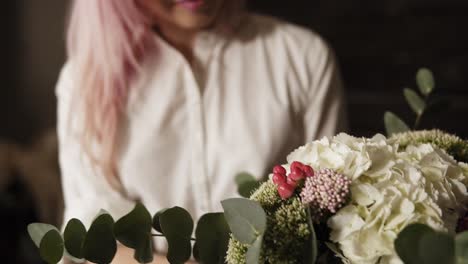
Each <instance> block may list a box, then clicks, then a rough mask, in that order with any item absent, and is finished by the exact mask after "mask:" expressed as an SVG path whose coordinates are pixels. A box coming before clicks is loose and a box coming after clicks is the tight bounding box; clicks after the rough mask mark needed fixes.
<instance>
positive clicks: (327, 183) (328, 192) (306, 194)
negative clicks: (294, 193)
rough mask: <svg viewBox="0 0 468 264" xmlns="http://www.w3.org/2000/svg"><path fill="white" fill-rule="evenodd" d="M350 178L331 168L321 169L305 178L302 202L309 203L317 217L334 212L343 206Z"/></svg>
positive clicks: (348, 189)
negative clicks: (312, 175) (313, 175)
mask: <svg viewBox="0 0 468 264" xmlns="http://www.w3.org/2000/svg"><path fill="white" fill-rule="evenodd" d="M350 185H351V180H350V179H348V178H347V177H346V176H344V175H343V174H339V173H337V172H335V171H333V170H331V169H321V170H320V171H318V172H317V174H316V175H315V177H310V178H307V179H306V182H305V186H304V188H303V189H302V191H301V198H302V202H303V203H306V204H309V205H310V207H311V209H312V210H313V211H314V213H315V215H316V216H317V217H319V218H320V217H322V216H324V215H327V214H334V213H336V212H337V211H338V209H340V208H341V207H343V206H344V205H345V203H346V201H347V197H348V195H349V192H350Z"/></svg>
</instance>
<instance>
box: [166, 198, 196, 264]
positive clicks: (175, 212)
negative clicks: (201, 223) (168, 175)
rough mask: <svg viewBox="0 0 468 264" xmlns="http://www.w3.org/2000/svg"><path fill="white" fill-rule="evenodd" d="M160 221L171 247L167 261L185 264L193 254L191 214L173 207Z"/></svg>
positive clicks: (173, 263) (172, 263)
mask: <svg viewBox="0 0 468 264" xmlns="http://www.w3.org/2000/svg"><path fill="white" fill-rule="evenodd" d="M159 221H160V225H161V229H162V231H163V232H162V233H163V234H164V236H165V237H166V239H167V243H168V246H169V249H168V253H167V259H168V260H169V262H170V263H171V264H177V263H185V262H186V261H187V260H188V259H189V258H190V255H191V253H192V244H191V242H190V241H191V237H192V232H193V220H192V217H191V216H190V214H189V212H187V211H186V210H185V209H183V208H180V207H173V208H170V209H167V210H165V211H164V212H163V213H162V214H161V215H160V217H159Z"/></svg>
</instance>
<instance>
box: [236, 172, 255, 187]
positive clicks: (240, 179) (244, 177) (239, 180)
mask: <svg viewBox="0 0 468 264" xmlns="http://www.w3.org/2000/svg"><path fill="white" fill-rule="evenodd" d="M235 180H236V184H237V186H239V185H241V184H243V183H245V182H251V181H257V179H255V177H254V176H253V175H252V174H250V173H248V172H241V173H239V174H237V175H236V178H235Z"/></svg>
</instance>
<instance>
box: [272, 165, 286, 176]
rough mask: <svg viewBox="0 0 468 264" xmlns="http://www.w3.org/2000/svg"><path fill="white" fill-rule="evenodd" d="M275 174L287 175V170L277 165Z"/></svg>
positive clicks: (274, 170)
mask: <svg viewBox="0 0 468 264" xmlns="http://www.w3.org/2000/svg"><path fill="white" fill-rule="evenodd" d="M273 173H275V174H283V175H286V169H285V168H283V166H281V165H277V166H275V167H274V168H273Z"/></svg>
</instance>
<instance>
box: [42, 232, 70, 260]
mask: <svg viewBox="0 0 468 264" xmlns="http://www.w3.org/2000/svg"><path fill="white" fill-rule="evenodd" d="M63 250H64V246H63V239H62V236H61V235H60V233H59V232H58V231H57V230H55V229H52V230H50V231H48V232H47V233H46V234H45V235H44V237H43V238H42V240H41V243H40V245H39V252H40V254H41V258H42V259H43V260H44V261H45V262H47V263H49V264H55V263H58V262H59V261H60V260H61V259H62V257H63Z"/></svg>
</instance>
